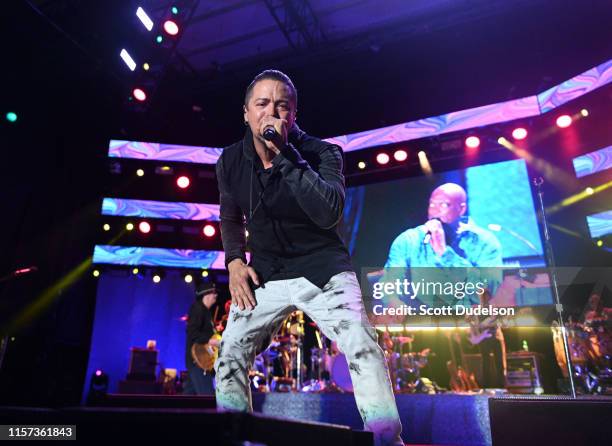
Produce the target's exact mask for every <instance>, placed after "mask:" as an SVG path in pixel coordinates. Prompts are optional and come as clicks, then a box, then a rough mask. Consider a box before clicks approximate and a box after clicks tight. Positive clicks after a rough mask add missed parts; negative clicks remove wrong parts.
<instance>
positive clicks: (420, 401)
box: [253, 393, 491, 446]
mask: <svg viewBox="0 0 612 446" xmlns="http://www.w3.org/2000/svg"><path fill="white" fill-rule="evenodd" d="M489 398H490V397H489V396H487V395H459V394H451V393H448V394H439V395H425V394H413V395H396V396H395V400H396V402H397V408H398V410H399V413H400V417H401V420H402V426H403V433H402V438H403V440H404V442H406V443H408V444H449V445H450V444H452V445H465V446H468V445H469V446H487V445H491V429H490V423H489V406H488V401H489ZM253 409H254V410H255V411H257V412H261V413H262V414H264V415H270V416H274V417H288V418H292V419H297V420H304V421H321V422H326V423H332V424H341V425H346V426H349V427H351V428H353V429H362V428H363V422H362V421H361V418H360V416H359V412H358V411H357V406H356V405H355V398H354V397H353V395H352V394H333V393H331V394H330V393H328V394H315V393H311V394H305V393H301V394H300V393H256V394H253Z"/></svg>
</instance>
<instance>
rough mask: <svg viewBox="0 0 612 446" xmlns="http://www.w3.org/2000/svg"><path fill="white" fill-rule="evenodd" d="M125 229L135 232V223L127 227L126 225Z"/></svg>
mask: <svg viewBox="0 0 612 446" xmlns="http://www.w3.org/2000/svg"><path fill="white" fill-rule="evenodd" d="M125 229H127V230H128V231H133V230H134V223H128V224H127V225H125Z"/></svg>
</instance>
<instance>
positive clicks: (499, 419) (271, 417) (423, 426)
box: [0, 393, 612, 446]
mask: <svg viewBox="0 0 612 446" xmlns="http://www.w3.org/2000/svg"><path fill="white" fill-rule="evenodd" d="M396 402H397V406H398V409H399V412H400V417H401V420H402V424H403V433H402V439H403V440H404V442H405V443H406V444H407V445H417V444H418V445H455V446H459V445H461V446H471V445H495V446H505V445H516V444H521V445H548V444H572V445H589V446H593V445H605V444H607V443H606V440H605V439H606V438H608V439H609V438H610V437H611V436H612V429H611V426H610V423H609V422H608V421H609V419H610V416H611V415H612V398H610V397H602V396H597V397H592V396H584V397H579V398H577V399H572V398H569V397H561V396H538V397H536V396H515V395H505V396H503V397H500V396H491V395H482V394H478V395H476V394H474V395H468V394H453V393H447V394H438V395H425V394H411V395H407V394H404V395H396ZM253 406H254V410H255V413H254V414H252V415H249V414H240V413H221V412H217V411H216V410H215V400H214V398H213V397H198V396H182V395H173V396H166V395H120V394H108V395H106V396H105V397H104V398H102V399H101V400H99V401H98V402H97V403H96V405H95V406H89V407H66V408H59V409H49V408H28V407H20V408H17V407H0V418H1V419H2V420H3V421H4V422H5V423H8V424H29V425H32V424H67V425H74V426H76V429H77V435H78V436H79V439H81V440H85V439H103V438H104V439H113V438H130V439H131V438H134V439H138V440H140V441H143V440H145V439H147V440H148V439H151V440H160V439H164V440H165V439H168V440H173V441H176V440H182V439H186V440H192V439H193V438H202V439H203V440H206V441H212V442H213V444H215V445H223V444H232V445H235V444H245V443H243V442H245V441H251V442H256V443H257V444H263V445H283V446H284V445H292V446H299V445H311V444H313V443H317V444H319V445H334V446H340V445H347V446H348V445H354V446H357V445H363V446H366V445H368V446H369V445H371V444H372V443H371V442H372V437H371V435H370V434H369V433H367V432H363V431H362V428H363V426H362V424H361V419H360V417H359V413H358V412H357V408H356V406H355V401H354V398H353V395H352V394H348V393H347V394H338V393H335V394H332V393H326V394H323V393H321V394H314V393H311V394H306V393H256V394H254V395H253ZM101 426H104V429H101Z"/></svg>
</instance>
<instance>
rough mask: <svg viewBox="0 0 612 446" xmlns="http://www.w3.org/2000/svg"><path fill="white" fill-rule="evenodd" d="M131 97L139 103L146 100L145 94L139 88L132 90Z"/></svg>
mask: <svg viewBox="0 0 612 446" xmlns="http://www.w3.org/2000/svg"><path fill="white" fill-rule="evenodd" d="M132 96H134V98H135V99H136V100H137V101H140V102H144V101H146V100H147V94H146V93H145V92H144V90H142V89H141V88H134V90H132Z"/></svg>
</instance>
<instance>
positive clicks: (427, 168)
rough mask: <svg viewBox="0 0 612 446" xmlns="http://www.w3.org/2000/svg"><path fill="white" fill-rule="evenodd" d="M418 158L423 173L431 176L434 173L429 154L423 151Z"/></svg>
mask: <svg viewBox="0 0 612 446" xmlns="http://www.w3.org/2000/svg"><path fill="white" fill-rule="evenodd" d="M417 156H418V157H419V165H420V166H421V170H422V171H423V173H424V174H425V175H427V176H429V175H431V174H432V173H433V169H432V168H431V164H430V163H429V159H428V158H427V154H426V153H425V152H424V151H423V150H421V151H420V152H419V153H418V154H417Z"/></svg>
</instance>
